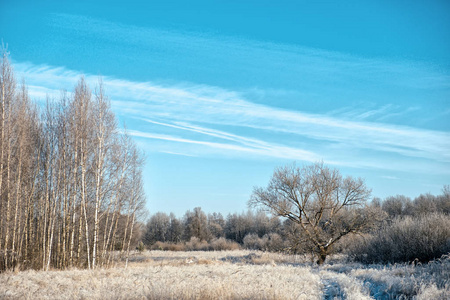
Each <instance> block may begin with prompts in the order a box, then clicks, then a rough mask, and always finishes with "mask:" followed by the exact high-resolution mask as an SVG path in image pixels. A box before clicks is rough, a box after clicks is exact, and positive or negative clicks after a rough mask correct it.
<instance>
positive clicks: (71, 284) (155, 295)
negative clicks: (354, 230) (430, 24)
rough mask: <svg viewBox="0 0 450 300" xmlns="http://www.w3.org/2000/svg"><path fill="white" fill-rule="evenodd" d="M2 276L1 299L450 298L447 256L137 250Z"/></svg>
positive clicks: (449, 271) (449, 265) (0, 279)
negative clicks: (80, 266) (84, 264)
mask: <svg viewBox="0 0 450 300" xmlns="http://www.w3.org/2000/svg"><path fill="white" fill-rule="evenodd" d="M123 266H124V264H123V262H122V261H121V260H120V259H119V260H117V261H116V266H115V267H112V268H109V269H96V270H90V271H89V270H76V269H74V270H64V271H49V272H43V271H33V270H30V271H23V272H16V273H15V272H6V273H3V274H0V299H33V300H38V299H357V300H361V299H417V300H424V299H437V300H440V299H442V300H443V299H450V258H449V257H446V258H442V259H440V260H437V261H435V262H431V263H429V264H423V265H417V266H414V265H408V264H397V265H388V266H385V265H363V264H359V263H349V262H347V261H346V258H345V257H343V256H331V257H330V259H329V260H327V263H325V264H324V265H323V266H320V267H318V266H316V265H314V264H313V263H311V259H310V257H308V256H303V255H284V254H276V253H264V252H258V251H247V250H238V251H220V252H214V251H211V252H204V251H193V252H170V251H167V252H164V251H146V252H144V253H134V254H133V255H132V256H131V258H130V262H129V264H128V268H127V269H124V267H123Z"/></svg>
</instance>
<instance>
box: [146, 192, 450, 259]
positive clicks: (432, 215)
mask: <svg viewBox="0 0 450 300" xmlns="http://www.w3.org/2000/svg"><path fill="white" fill-rule="evenodd" d="M368 206H369V207H372V208H376V209H378V210H379V211H380V215H381V218H380V222H379V223H378V225H377V226H375V227H372V228H370V229H368V230H366V231H365V232H363V233H362V234H359V235H356V236H349V237H347V238H345V239H343V240H341V241H340V242H339V243H337V245H335V246H334V248H333V249H332V250H333V251H332V253H345V254H347V255H349V258H351V259H354V260H357V261H362V262H367V263H374V262H381V263H388V262H391V263H395V262H408V261H414V260H418V261H422V262H426V261H429V260H432V259H435V258H439V257H440V256H441V255H444V254H447V253H450V217H449V216H450V187H449V186H448V185H447V186H445V187H444V188H443V193H442V194H441V195H437V196H435V195H431V194H422V195H420V196H418V197H416V198H415V199H411V198H409V197H406V196H403V195H397V196H391V197H387V198H385V199H384V200H381V199H379V198H374V199H373V200H372V201H371V202H370V203H368ZM142 242H143V243H142V246H141V247H142V248H148V249H155V250H172V251H182V250H230V249H238V248H245V249H253V250H262V251H272V252H288V253H293V254H311V253H313V252H314V251H315V250H314V245H311V243H309V241H308V239H307V238H305V237H304V236H302V231H301V229H300V228H299V226H298V224H295V223H294V222H292V221H290V220H287V219H283V218H280V217H270V216H269V215H267V214H266V212H264V211H259V212H258V211H257V212H255V211H252V210H249V211H247V212H242V213H233V214H228V215H227V216H225V217H224V216H223V215H222V214H221V213H210V214H206V213H205V212H203V211H202V209H201V208H200V207H197V208H195V209H194V210H192V211H191V210H189V211H187V212H186V213H185V215H184V216H183V217H181V218H179V217H177V216H175V215H174V214H173V213H170V214H167V213H164V212H158V213H155V214H153V215H151V216H150V218H149V220H148V222H147V224H146V226H145V228H144V232H143V233H142Z"/></svg>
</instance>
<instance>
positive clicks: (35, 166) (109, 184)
mask: <svg viewBox="0 0 450 300" xmlns="http://www.w3.org/2000/svg"><path fill="white" fill-rule="evenodd" d="M0 86H1V91H0V192H1V195H0V271H2V270H3V271H4V270H7V269H13V268H16V269H17V268H18V269H29V268H33V269H44V270H48V269H49V268H58V269H63V268H67V267H85V268H96V267H97V266H106V265H108V264H109V263H110V262H111V254H112V253H113V251H112V250H117V251H119V252H120V253H122V254H124V255H125V254H127V253H128V252H129V250H130V245H131V244H132V243H133V241H134V239H135V236H136V233H137V221H138V220H139V218H140V217H141V214H142V213H143V211H144V206H145V198H144V193H143V183H142V167H143V155H142V153H141V152H140V151H139V150H138V149H137V148H136V145H135V144H134V142H133V141H132V140H131V139H130V137H129V136H128V135H127V134H126V133H124V132H122V131H121V130H119V128H118V125H117V120H116V119H115V116H114V114H113V112H112V110H111V107H110V101H109V100H108V98H107V96H106V95H105V91H104V89H103V85H102V82H101V80H99V83H98V85H97V86H96V87H95V89H94V90H93V91H92V90H91V89H90V88H89V86H88V85H87V83H86V82H85V80H84V79H83V78H80V80H79V81H78V83H77V85H76V86H75V88H74V90H73V92H70V93H68V92H61V96H60V97H59V98H58V99H51V98H47V101H46V104H45V105H44V106H37V105H36V104H35V103H33V102H32V101H31V100H30V97H29V95H28V91H27V86H26V84H25V83H24V82H22V83H20V84H17V80H16V78H15V75H14V71H13V68H12V66H11V63H10V61H9V57H8V53H7V51H6V50H5V49H3V51H2V53H1V61H0Z"/></svg>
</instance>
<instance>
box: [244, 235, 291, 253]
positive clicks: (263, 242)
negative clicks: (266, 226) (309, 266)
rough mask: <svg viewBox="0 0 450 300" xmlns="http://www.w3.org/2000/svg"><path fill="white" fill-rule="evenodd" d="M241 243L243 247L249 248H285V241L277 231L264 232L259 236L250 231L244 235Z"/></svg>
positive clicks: (264, 249)
mask: <svg viewBox="0 0 450 300" xmlns="http://www.w3.org/2000/svg"><path fill="white" fill-rule="evenodd" d="M243 243H244V248H245V249H250V250H261V251H270V252H279V251H283V250H284V249H285V248H287V245H286V243H287V242H286V241H284V240H283V238H282V237H281V236H280V235H279V234H278V233H269V234H265V235H264V236H263V237H261V238H260V237H259V236H258V235H257V234H255V233H250V234H247V235H246V236H245V237H244V240H243Z"/></svg>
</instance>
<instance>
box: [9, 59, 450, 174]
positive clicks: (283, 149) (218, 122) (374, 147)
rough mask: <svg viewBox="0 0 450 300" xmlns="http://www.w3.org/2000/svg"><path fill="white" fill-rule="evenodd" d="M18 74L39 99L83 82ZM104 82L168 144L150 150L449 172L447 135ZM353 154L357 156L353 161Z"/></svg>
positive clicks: (144, 134) (128, 114)
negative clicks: (417, 160) (411, 163)
mask: <svg viewBox="0 0 450 300" xmlns="http://www.w3.org/2000/svg"><path fill="white" fill-rule="evenodd" d="M15 68H16V70H17V71H18V73H19V74H20V75H24V76H25V77H26V78H27V81H28V83H29V84H30V85H29V89H30V92H31V94H32V95H33V96H37V97H41V96H42V94H43V92H46V93H47V92H52V91H54V92H55V95H56V96H58V95H59V91H57V90H56V89H57V88H60V87H63V88H66V89H71V88H72V87H73V86H74V84H75V83H76V81H77V80H78V78H79V76H80V74H79V73H78V72H75V71H71V70H66V69H64V68H53V67H50V66H34V65H32V64H30V63H15ZM85 77H86V80H87V81H88V82H89V83H90V84H91V85H95V84H96V82H97V76H93V75H85ZM103 82H104V84H105V86H106V89H107V93H108V94H109V96H110V98H111V99H112V104H113V109H114V110H115V111H116V113H117V114H118V115H119V116H121V117H122V118H123V119H124V120H126V121H127V123H128V126H129V128H130V130H129V132H130V134H132V135H134V136H136V137H141V138H145V139H148V140H154V141H159V142H162V143H164V144H163V145H162V144H158V143H152V148H151V149H150V151H161V152H171V153H178V154H183V155H202V151H203V152H209V154H211V155H223V156H234V155H239V156H244V157H245V156H247V157H252V158H255V157H273V158H277V159H288V160H305V161H317V160H320V159H323V160H324V161H327V162H330V163H333V164H341V165H348V166H353V167H376V168H385V169H392V168H405V170H408V169H411V168H413V169H415V171H419V170H418V169H420V168H423V166H424V165H425V166H428V167H427V168H429V169H434V171H436V172H444V173H448V171H445V169H446V166H448V164H449V162H450V151H448V150H449V149H450V134H449V133H447V132H442V131H433V130H425V129H419V128H414V127H407V126H396V125H389V124H384V123H380V122H367V121H364V117H361V118H359V119H357V120H355V121H352V120H349V119H348V118H339V117H337V116H332V115H327V114H311V113H304V112H301V111H296V110H287V109H281V108H277V107H272V106H268V105H262V104H257V103H254V102H252V101H250V100H249V99H246V98H245V97H244V96H243V95H242V94H241V93H239V92H235V91H229V90H226V89H222V88H219V87H214V86H207V85H198V84H189V83H182V84H172V85H169V84H160V83H154V82H133V81H128V80H123V79H117V78H112V77H104V78H103ZM388 110H389V107H382V108H380V110H379V111H377V112H371V111H368V112H366V114H367V115H371V114H375V113H382V112H383V111H384V112H386V111H388ZM361 114H364V112H362V113H361ZM137 128H141V129H139V130H138V129H137ZM180 144H185V145H189V147H180ZM158 147H160V148H158ZM210 150H213V151H210ZM352 153H358V156H357V157H354V158H352V159H350V158H349V157H350V156H352ZM375 154H377V155H375ZM393 156H395V157H393ZM377 157H382V158H377ZM410 158H418V159H420V160H421V163H420V164H417V165H416V167H412V166H411V165H410V163H409V161H410ZM394 160H395V163H393V161H394ZM426 161H428V162H429V163H426Z"/></svg>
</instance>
